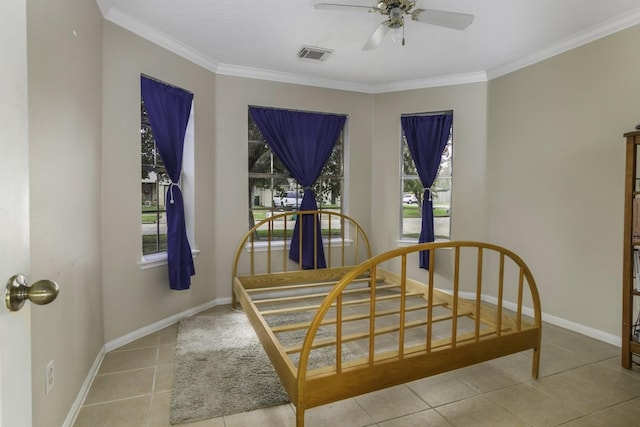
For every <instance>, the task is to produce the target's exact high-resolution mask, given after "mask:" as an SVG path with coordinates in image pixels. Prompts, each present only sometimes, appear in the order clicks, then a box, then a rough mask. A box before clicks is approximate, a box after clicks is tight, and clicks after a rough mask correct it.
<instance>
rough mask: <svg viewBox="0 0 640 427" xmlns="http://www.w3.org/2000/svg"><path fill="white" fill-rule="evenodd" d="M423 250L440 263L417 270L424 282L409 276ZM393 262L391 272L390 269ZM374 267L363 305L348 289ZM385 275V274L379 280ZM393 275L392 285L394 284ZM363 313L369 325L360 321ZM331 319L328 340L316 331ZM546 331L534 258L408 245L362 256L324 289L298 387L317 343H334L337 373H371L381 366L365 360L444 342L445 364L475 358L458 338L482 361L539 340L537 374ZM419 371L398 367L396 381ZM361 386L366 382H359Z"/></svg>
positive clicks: (484, 246) (445, 245)
mask: <svg viewBox="0 0 640 427" xmlns="http://www.w3.org/2000/svg"><path fill="white" fill-rule="evenodd" d="M423 250H429V257H430V264H429V265H431V266H434V268H432V269H430V270H429V271H426V270H420V271H421V272H423V273H424V276H425V279H426V280H424V282H422V280H414V279H412V278H410V277H409V275H408V273H407V272H408V271H409V270H411V268H410V267H411V264H409V262H412V263H413V262H416V263H417V253H418V252H419V251H423ZM443 252H444V254H443V255H442V256H441V255H440V254H441V253H443ZM436 254H438V257H437V259H436ZM408 258H409V259H408ZM443 260H444V261H443ZM449 260H450V262H449ZM389 265H391V266H392V267H393V269H392V270H393V272H390V271H386V270H385V269H383V266H389ZM414 270H416V269H414ZM440 270H443V271H444V272H441V271H440ZM367 272H368V273H369V275H370V276H369V279H368V289H366V291H367V292H368V293H369V296H370V298H369V299H368V302H363V304H366V305H365V306H363V307H361V309H360V311H359V313H360V314H358V310H357V307H356V305H355V304H357V302H355V303H354V300H353V299H352V298H350V293H349V292H350V289H352V287H353V282H354V281H356V280H362V277H363V275H365V277H366V274H365V273H367ZM383 272H384V273H383ZM383 276H384V278H385V280H384V281H381V280H379V278H380V277H383ZM390 282H392V285H395V288H393V289H392V288H390ZM389 302H392V303H391V304H389ZM357 322H359V323H361V324H362V325H363V327H364V329H361V330H358V328H357V327H356V323H357ZM327 325H332V327H334V328H335V330H334V332H335V334H334V337H332V339H331V340H329V341H327V340H326V339H325V340H322V339H319V338H318V337H316V334H317V332H318V330H319V329H320V328H326V327H327ZM540 338H541V309H540V298H539V294H538V290H537V287H536V283H535V280H534V278H533V275H532V273H531V271H530V269H529V267H528V266H527V265H526V264H525V262H524V261H523V260H522V259H521V258H520V257H519V256H518V255H516V254H515V253H514V252H512V251H510V250H508V249H505V248H503V247H500V246H497V245H493V244H489V243H483V242H472V241H451V242H433V243H423V244H418V245H414V246H410V247H402V248H398V249H395V250H391V251H389V252H386V253H383V254H380V255H378V256H375V257H373V258H371V259H369V260H367V261H365V262H363V263H362V264H360V265H359V266H357V267H356V268H354V269H353V270H351V271H350V272H349V273H348V274H346V275H345V276H344V277H343V279H342V280H341V281H339V282H338V284H337V285H335V286H334V287H333V289H332V290H331V291H330V292H329V293H328V294H327V296H326V298H325V299H324V300H323V302H322V303H321V305H320V306H319V308H318V310H317V312H316V315H315V316H314V318H313V320H312V321H311V322H310V324H309V328H308V331H307V334H306V337H305V339H304V342H303V344H302V346H301V348H300V356H299V363H298V376H297V379H298V384H299V392H301V393H304V384H305V381H306V379H307V376H308V375H311V376H313V375H315V374H316V373H315V372H312V371H311V372H308V360H309V356H310V354H311V352H312V351H313V350H314V349H316V348H318V347H320V346H335V354H336V360H335V366H333V367H331V368H330V369H331V370H332V372H333V373H334V374H338V378H339V377H340V374H342V373H346V374H348V373H349V371H350V370H351V371H353V369H352V368H354V367H356V366H357V367H360V368H361V369H362V368H364V371H365V373H366V375H367V376H371V377H374V376H376V375H384V373H381V370H380V369H378V370H373V369H368V368H373V367H374V366H375V365H378V364H382V363H384V364H385V370H387V369H391V367H393V366H395V365H394V363H396V362H402V361H403V360H406V359H409V358H414V357H415V358H416V359H419V358H420V357H423V356H425V355H426V356H429V355H435V354H436V353H437V352H443V353H440V355H442V354H447V356H446V357H445V358H450V359H451V360H452V362H451V364H450V365H448V366H450V368H447V369H455V368H457V367H462V366H466V365H467V364H471V363H470V362H467V361H465V360H460V361H455V362H454V361H453V360H454V359H455V357H454V356H455V355H456V354H455V348H456V347H460V346H465V345H471V346H473V345H475V349H474V350H473V351H471V352H470V353H471V354H469V353H466V352H465V353H464V354H465V358H468V359H469V360H476V363H477V362H478V361H483V360H489V359H490V358H495V357H499V356H502V355H506V354H511V353H515V352H517V351H522V350H525V349H534V361H533V366H532V375H533V376H534V377H537V375H538V364H539V349H540ZM490 339H495V343H493V342H492V343H487V340H490ZM390 343H391V344H390ZM469 348H470V347H469ZM350 349H352V350H353V349H356V351H359V352H360V354H359V356H358V357H357V358H356V359H349V358H348V357H345V354H349V353H351V354H352V353H353V351H350ZM449 352H451V354H449ZM483 352H484V353H483ZM481 353H482V354H481ZM460 354H462V353H460V352H457V355H460ZM438 357H440V356H438ZM440 359H442V357H440ZM398 366H400V365H398ZM416 366H418V365H416ZM442 366H447V365H446V363H445V364H443V365H442ZM429 369H430V368H429ZM437 369H440V371H441V372H443V371H444V370H447V369H445V368H442V367H441V368H437ZM413 370H414V371H415V367H413ZM382 371H384V370H382ZM434 372H436V371H435V370H434ZM360 375H364V374H360ZM403 375H404V379H403ZM414 375H415V373H414V372H410V371H406V372H404V371H400V370H399V371H398V372H394V376H397V377H398V379H397V381H407V380H411V379H412V378H414V379H415V377H414ZM387 376H389V375H388V374H387ZM343 377H344V378H348V375H344V376H343ZM338 381H339V380H338ZM371 381H372V382H373V381H375V380H374V379H372V380H371ZM393 381H396V380H393ZM397 383H398V384H399V383H400V382H397ZM363 387H365V386H363ZM363 391H366V389H365V388H363V389H361V390H359V392H363Z"/></svg>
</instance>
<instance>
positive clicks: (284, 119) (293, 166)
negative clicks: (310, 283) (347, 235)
mask: <svg viewBox="0 0 640 427" xmlns="http://www.w3.org/2000/svg"><path fill="white" fill-rule="evenodd" d="M249 113H250V114H251V117H253V120H254V122H255V123H256V125H257V126H258V129H260V132H262V135H263V136H264V137H265V139H266V141H267V144H269V147H271V150H272V151H273V152H274V154H275V155H276V156H277V157H278V158H279V159H280V161H281V162H282V164H284V166H285V167H286V168H287V170H288V171H289V173H290V174H291V176H292V177H293V178H295V179H296V181H298V184H300V185H301V186H302V187H303V188H304V195H303V197H302V203H301V204H300V210H302V211H304V210H316V209H318V205H317V204H316V196H315V194H314V192H313V190H311V185H313V183H314V182H315V181H316V179H318V175H320V172H322V168H323V167H324V164H325V163H326V162H327V159H329V156H330V155H331V152H332V151H333V147H334V146H335V145H336V141H337V140H338V137H339V136H340V132H341V131H342V128H343V126H344V123H345V121H346V116H342V115H337V114H320V113H308V112H303V111H290V110H278V109H273V108H258V107H249ZM314 222H315V223H316V225H317V233H318V234H317V235H318V237H319V239H318V241H317V246H316V251H317V257H314V247H313V239H309V238H307V239H304V240H303V241H302V245H303V246H302V260H301V259H300V253H299V251H300V248H299V236H300V228H299V227H302V233H303V235H304V236H313V226H314ZM320 231H321V228H320V222H319V221H314V216H312V215H298V216H297V217H296V225H295V227H294V229H293V236H292V238H291V249H290V251H289V258H290V259H292V260H293V261H295V262H298V263H300V264H301V265H302V268H304V269H310V268H325V267H326V262H325V258H324V248H323V245H322V238H321V237H320Z"/></svg>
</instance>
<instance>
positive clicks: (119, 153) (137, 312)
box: [102, 22, 220, 342]
mask: <svg viewBox="0 0 640 427" xmlns="http://www.w3.org/2000/svg"><path fill="white" fill-rule="evenodd" d="M103 55H104V56H103V57H104V75H103V90H104V98H103V99H104V102H103V117H102V119H103V122H102V124H103V133H102V144H103V145H102V156H103V157H102V253H103V257H102V294H103V300H104V334H105V341H106V342H109V341H111V340H114V339H117V338H120V337H122V336H123V335H125V334H127V333H130V332H133V331H136V330H138V329H140V328H143V327H145V326H149V325H151V324H153V323H154V322H158V321H161V320H163V319H165V318H169V317H171V316H174V315H177V314H179V313H181V312H183V311H186V310H189V309H191V308H193V307H197V306H200V305H202V304H205V303H208V302H210V301H212V300H214V299H215V298H217V297H219V296H220V295H217V294H216V286H217V283H216V282H215V280H214V277H216V272H215V270H214V261H215V259H216V250H217V248H216V246H215V244H214V240H215V236H214V234H213V230H214V223H215V221H216V220H217V218H218V216H217V215H216V213H215V211H214V199H213V195H214V191H215V186H216V159H217V155H218V151H219V150H218V149H217V147H216V139H215V128H216V127H215V121H216V118H215V115H214V94H215V91H214V86H215V76H214V75H213V74H212V73H211V72H209V71H206V70H205V69H203V68H201V67H199V66H197V65H194V64H193V63H191V62H189V61H187V60H185V59H182V58H180V57H178V56H176V55H174V54H172V53H170V52H168V51H167V50H165V49H162V48H160V47H158V46H157V45H154V44H152V43H150V42H148V41H146V40H144V39H141V38H140V37H137V36H135V35H133V34H132V33H130V32H128V31H126V30H124V29H122V28H120V27H118V26H115V25H113V24H111V23H109V22H105V24H104V48H103ZM141 73H142V74H146V75H150V76H153V77H155V78H158V79H160V80H163V81H165V82H167V83H170V84H173V85H176V86H179V87H182V88H183V89H185V90H188V91H190V92H192V93H193V95H194V106H193V111H194V124H195V148H194V150H195V155H194V157H195V168H196V176H195V197H196V200H195V215H194V216H195V220H196V222H195V234H196V235H195V239H194V241H191V242H190V243H191V246H192V249H197V250H200V251H201V253H200V254H199V255H198V256H197V257H196V259H195V268H196V276H194V277H192V281H191V289H189V290H183V291H175V290H170V289H169V284H168V278H167V267H166V265H164V266H161V267H155V268H151V269H145V270H143V269H141V268H140V265H139V261H140V259H141V256H142V249H141V244H140V197H141V196H140V162H141V160H140V74H141Z"/></svg>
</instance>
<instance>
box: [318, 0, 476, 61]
mask: <svg viewBox="0 0 640 427" xmlns="http://www.w3.org/2000/svg"><path fill="white" fill-rule="evenodd" d="M415 5H416V2H415V1H410V0H380V1H379V2H378V4H377V5H376V6H359V5H354V4H336V3H317V4H316V5H315V8H316V9H325V10H359V11H363V10H364V11H368V12H378V13H380V14H381V15H384V16H388V17H389V19H387V20H386V21H383V22H382V23H381V24H380V25H379V26H378V28H376V30H375V31H374V32H373V34H371V37H369V40H367V42H366V43H365V45H364V46H363V47H362V50H371V49H375V48H377V47H378V46H380V45H381V44H382V41H383V40H384V37H385V36H386V35H387V33H388V32H389V30H394V35H393V36H392V37H394V39H398V41H399V38H400V36H401V38H402V45H403V46H404V16H405V15H408V16H410V17H411V19H412V20H414V21H417V22H423V23H425V24H431V25H438V26H440V27H446V28H452V29H454V30H464V29H465V28H467V27H468V26H469V25H471V22H473V15H470V14H468V13H457V12H446V11H443V10H433V9H414V7H415Z"/></svg>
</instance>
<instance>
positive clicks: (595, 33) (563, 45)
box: [487, 8, 640, 80]
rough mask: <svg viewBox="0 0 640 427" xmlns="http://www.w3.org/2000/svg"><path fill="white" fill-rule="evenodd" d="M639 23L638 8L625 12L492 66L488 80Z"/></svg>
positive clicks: (639, 13)
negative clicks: (544, 46)
mask: <svg viewBox="0 0 640 427" xmlns="http://www.w3.org/2000/svg"><path fill="white" fill-rule="evenodd" d="M639 23H640V8H638V9H636V10H635V11H633V12H631V13H627V14H625V15H623V16H620V17H618V18H614V19H611V20H609V21H607V22H604V23H603V24H601V25H598V26H595V27H593V28H590V29H588V30H586V31H582V32H580V33H578V34H575V35H573V36H571V37H568V38H566V39H564V40H561V41H559V42H557V43H554V44H552V45H550V46H547V47H546V48H544V49H541V50H539V51H537V52H535V53H533V54H531V55H528V56H526V57H524V58H521V59H518V60H516V61H512V62H509V63H506V64H504V65H501V66H499V67H495V68H492V69H490V70H488V71H487V78H488V80H493V79H495V78H497V77H500V76H504V75H505V74H509V73H512V72H514V71H518V70H520V69H522V68H526V67H528V66H530V65H533V64H536V63H538V62H542V61H544V60H546V59H549V58H552V57H554V56H556V55H559V54H561V53H565V52H568V51H570V50H572V49H575V48H578V47H580V46H583V45H585V44H587V43H591V42H592V41H595V40H598V39H601V38H604V37H607V36H609V35H611V34H614V33H617V32H619V31H622V30H625V29H627V28H629V27H632V26H634V25H637V24H639Z"/></svg>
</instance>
